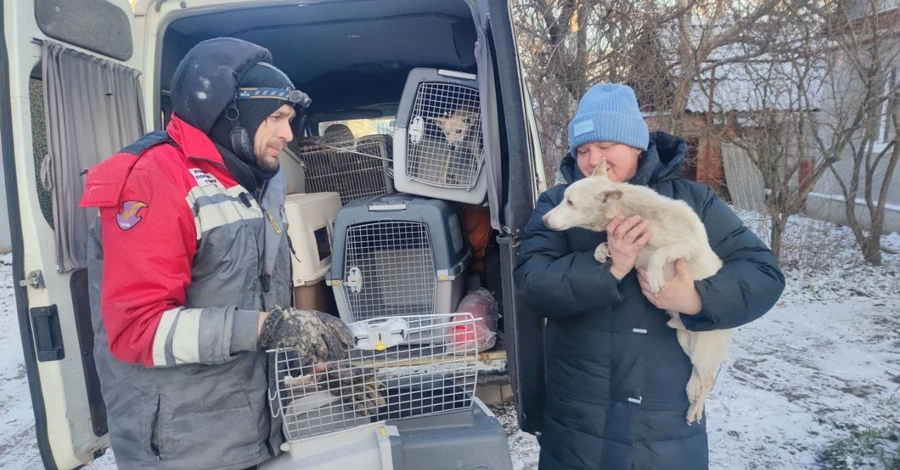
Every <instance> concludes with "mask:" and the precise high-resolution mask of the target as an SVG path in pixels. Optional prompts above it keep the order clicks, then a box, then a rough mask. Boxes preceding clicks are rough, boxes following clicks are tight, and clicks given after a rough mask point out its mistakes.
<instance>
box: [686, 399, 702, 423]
mask: <svg viewBox="0 0 900 470" xmlns="http://www.w3.org/2000/svg"><path fill="white" fill-rule="evenodd" d="M702 419H703V403H702V402H697V403H694V404H692V405H691V406H690V408H688V412H687V425H688V426H690V425H692V424H694V423H699V422H700V420H702Z"/></svg>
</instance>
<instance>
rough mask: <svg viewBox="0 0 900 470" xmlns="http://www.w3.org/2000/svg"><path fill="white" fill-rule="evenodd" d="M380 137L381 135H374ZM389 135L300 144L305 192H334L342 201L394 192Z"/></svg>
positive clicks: (343, 202)
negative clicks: (356, 140)
mask: <svg viewBox="0 0 900 470" xmlns="http://www.w3.org/2000/svg"><path fill="white" fill-rule="evenodd" d="M376 137H383V138H376ZM389 139H390V137H389V136H372V138H366V139H360V141H359V143H357V142H355V141H353V140H349V141H342V142H322V143H316V144H308V145H306V146H304V147H301V149H300V154H299V155H298V157H299V158H300V160H302V161H303V164H304V166H305V170H306V192H308V193H322V192H336V193H339V194H340V195H341V204H347V203H348V202H349V201H352V200H355V199H359V198H363V197H368V196H379V195H382V194H389V193H392V192H393V191H394V188H393V175H391V174H390V172H389V167H388V164H387V162H388V160H389V159H390V153H389V152H390V145H389V142H388V140H389Z"/></svg>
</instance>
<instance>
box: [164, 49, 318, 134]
mask: <svg viewBox="0 0 900 470" xmlns="http://www.w3.org/2000/svg"><path fill="white" fill-rule="evenodd" d="M271 62H272V54H271V52H269V50H268V49H266V48H264V47H261V46H259V45H256V44H254V43H252V42H248V41H244V40H242V39H236V38H227V37H225V38H214V39H208V40H206V41H201V42H200V43H198V44H197V45H196V46H194V47H193V48H191V50H190V51H188V53H187V54H186V55H185V57H184V58H183V59H182V60H181V62H180V63H179V64H178V67H177V68H176V69H175V73H174V74H173V75H172V85H171V87H170V94H171V97H172V105H173V109H174V112H175V114H176V115H177V116H178V117H179V118H181V119H182V120H184V121H185V122H186V123H188V124H190V125H191V126H194V127H196V128H197V129H200V130H201V131H203V132H204V133H206V134H210V136H211V137H213V140H215V141H217V142H218V143H220V144H222V145H224V146H225V147H227V148H231V144H230V139H229V138H228V136H227V134H228V133H229V132H230V131H231V126H230V125H229V126H227V127H228V129H227V130H228V132H226V135H225V136H223V137H222V138H216V137H215V136H213V126H214V125H215V124H216V123H217V122H221V121H225V122H226V123H227V119H225V114H226V112H227V108H228V107H229V106H230V105H234V107H235V108H236V109H237V112H238V113H237V114H238V119H237V122H238V123H239V124H241V126H242V127H244V128H245V129H246V130H247V133H248V134H249V135H250V139H251V142H252V138H253V135H254V134H255V133H256V129H257V128H258V127H259V124H260V123H261V122H262V120H263V119H265V117H266V116H268V115H269V114H271V113H272V112H274V111H275V110H276V109H278V108H279V107H280V106H281V105H282V104H286V103H290V104H296V105H300V106H303V107H305V106H308V105H309V103H310V100H309V97H308V96H306V94H304V93H302V92H300V91H299V90H296V89H294V85H293V84H292V83H291V81H290V80H289V79H288V78H287V76H286V75H285V74H284V73H283V72H281V71H280V70H278V69H276V68H275V67H273V66H271V65H269V64H271ZM250 102H253V103H254V104H249V103H250ZM245 104H248V105H247V106H245ZM269 109H271V111H269V112H268V113H266V114H262V113H265V112H266V111H267V110H269ZM245 111H246V112H245ZM232 114H234V111H232ZM245 114H246V116H245ZM260 115H262V117H259V116H260ZM254 124H255V125H254ZM216 127H217V128H219V127H223V126H216ZM217 130H218V129H217Z"/></svg>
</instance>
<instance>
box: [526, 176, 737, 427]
mask: <svg viewBox="0 0 900 470" xmlns="http://www.w3.org/2000/svg"><path fill="white" fill-rule="evenodd" d="M633 215H639V216H640V217H641V218H642V219H643V220H648V221H650V227H649V229H648V230H649V231H650V232H651V233H652V234H653V235H652V237H651V239H650V241H649V242H648V243H647V244H646V245H644V247H643V248H642V249H641V251H640V252H639V253H638V256H637V262H636V265H635V266H636V267H643V268H645V269H646V270H647V281H648V283H649V284H650V290H651V292H654V293H656V292H659V290H660V289H662V287H663V284H665V282H666V281H667V280H670V279H672V278H674V277H675V261H676V260H677V259H679V258H684V260H685V262H687V265H688V269H689V270H690V273H691V277H692V278H693V279H694V280H702V279H706V278H708V277H710V276H712V275H713V274H715V273H717V272H718V271H719V269H720V268H721V267H722V260H721V259H719V257H718V256H717V255H716V254H715V252H713V250H712V248H711V247H710V246H709V240H708V239H707V235H706V227H705V226H704V225H703V222H702V221H701V220H700V217H699V216H697V214H696V213H695V212H694V210H693V209H692V208H691V206H689V205H688V204H687V203H685V202H684V201H679V200H675V199H671V198H668V197H665V196H663V195H661V194H659V193H657V192H656V191H653V190H652V189H650V188H647V187H644V186H637V185H632V184H627V183H614V182H612V181H610V180H609V179H608V178H607V174H606V161H605V160H602V161H601V162H600V164H599V165H597V167H596V168H595V170H594V174H592V175H591V176H590V177H588V178H584V179H582V180H579V181H576V182H575V183H572V184H571V185H569V187H568V188H566V191H565V193H564V197H563V200H562V202H561V203H560V204H559V205H558V206H556V207H554V208H553V209H551V210H550V211H549V212H547V214H545V215H544V218H543V221H544V224H545V225H547V227H549V228H550V229H551V230H567V229H570V228H573V227H582V228H586V229H589V230H594V231H598V232H601V231H605V230H606V226H607V225H608V224H609V222H610V221H612V219H613V218H615V217H616V216H622V217H623V218H625V219H627V218H629V217H631V216H633ZM609 256H610V252H609V246H608V245H607V244H606V243H602V244H601V245H600V246H598V247H597V249H596V251H595V252H594V258H596V259H597V261H599V262H601V263H605V262H607V260H609ZM668 313H669V317H670V319H669V321H668V322H667V323H666V325H668V326H669V327H671V328H674V329H675V330H676V331H677V336H678V343H679V344H680V345H681V347H682V349H683V350H684V352H685V354H687V355H688V357H689V358H690V359H691V364H692V365H693V371H692V373H691V378H690V380H689V381H688V383H687V388H686V391H687V396H688V401H690V407H689V408H688V412H687V423H688V424H689V425H690V424H692V423H694V422H699V421H700V419H702V417H703V407H704V403H705V402H706V398H707V397H708V396H709V393H710V392H711V391H712V389H713V386H715V383H716V374H717V373H718V371H719V366H720V365H721V363H722V361H723V360H724V359H725V357H726V356H727V354H728V351H729V349H730V348H731V337H732V335H731V333H732V332H731V330H723V329H719V330H713V331H690V330H688V329H686V328H685V326H684V324H683V323H682V322H681V317H680V316H679V314H678V312H673V311H668Z"/></svg>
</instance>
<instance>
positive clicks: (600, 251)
mask: <svg viewBox="0 0 900 470" xmlns="http://www.w3.org/2000/svg"><path fill="white" fill-rule="evenodd" d="M609 256H610V255H609V245H608V244H606V243H601V244H600V245H599V246H597V249H596V250H594V259H595V260H597V261H598V262H600V263H605V262H606V260H608V259H609Z"/></svg>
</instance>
